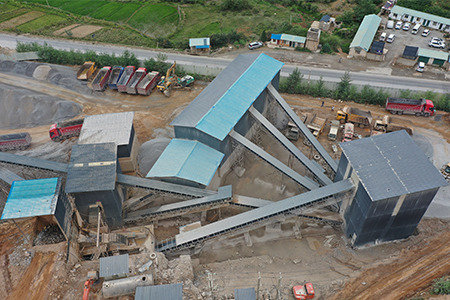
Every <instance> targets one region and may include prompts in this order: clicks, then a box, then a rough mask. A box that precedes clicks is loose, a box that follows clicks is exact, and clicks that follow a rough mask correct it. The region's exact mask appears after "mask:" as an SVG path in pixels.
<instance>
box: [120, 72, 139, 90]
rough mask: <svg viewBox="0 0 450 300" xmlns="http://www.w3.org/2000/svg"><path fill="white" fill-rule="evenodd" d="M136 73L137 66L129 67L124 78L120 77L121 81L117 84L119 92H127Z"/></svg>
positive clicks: (123, 75) (124, 73)
mask: <svg viewBox="0 0 450 300" xmlns="http://www.w3.org/2000/svg"><path fill="white" fill-rule="evenodd" d="M135 72H136V67H135V66H128V67H126V68H125V70H124V71H123V74H122V76H120V79H119V81H118V82H117V90H118V91H119V92H122V93H126V92H127V84H128V82H130V79H131V77H132V76H133V75H134V73H135Z"/></svg>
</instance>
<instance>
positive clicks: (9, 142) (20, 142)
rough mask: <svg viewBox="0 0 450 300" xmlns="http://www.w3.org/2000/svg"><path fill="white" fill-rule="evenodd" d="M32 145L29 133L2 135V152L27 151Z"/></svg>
mask: <svg viewBox="0 0 450 300" xmlns="http://www.w3.org/2000/svg"><path fill="white" fill-rule="evenodd" d="M30 144H31V136H30V134H29V133H28V132H22V133H13V134H5V135H0V151H7V150H15V149H20V150H25V149H27V148H28V147H29V146H30Z"/></svg>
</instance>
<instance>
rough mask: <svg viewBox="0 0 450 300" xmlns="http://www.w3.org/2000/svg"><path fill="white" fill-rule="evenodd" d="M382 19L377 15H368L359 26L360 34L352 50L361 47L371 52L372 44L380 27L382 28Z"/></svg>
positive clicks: (354, 40)
mask: <svg viewBox="0 0 450 300" xmlns="http://www.w3.org/2000/svg"><path fill="white" fill-rule="evenodd" d="M380 22H381V18H380V17H379V16H377V15H374V14H372V15H367V16H365V17H364V20H363V21H362V22H361V25H359V28H358V32H356V34H355V37H354V38H353V41H352V43H351V44H350V48H354V47H360V48H362V49H364V50H365V51H369V48H370V45H371V44H372V41H373V37H374V36H375V34H376V33H377V30H378V26H380Z"/></svg>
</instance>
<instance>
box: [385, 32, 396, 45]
mask: <svg viewBox="0 0 450 300" xmlns="http://www.w3.org/2000/svg"><path fill="white" fill-rule="evenodd" d="M394 40H395V34H393V33H391V34H390V35H389V36H388V38H387V39H386V42H388V43H392V42H393V41H394Z"/></svg>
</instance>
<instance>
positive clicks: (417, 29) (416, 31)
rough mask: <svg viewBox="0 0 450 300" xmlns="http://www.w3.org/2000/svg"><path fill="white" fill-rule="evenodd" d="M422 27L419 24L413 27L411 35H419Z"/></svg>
mask: <svg viewBox="0 0 450 300" xmlns="http://www.w3.org/2000/svg"><path fill="white" fill-rule="evenodd" d="M420 27H422V25H420V24H419V23H417V24H416V25H414V27H413V29H412V31H411V33H412V34H418V33H419V30H420Z"/></svg>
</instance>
